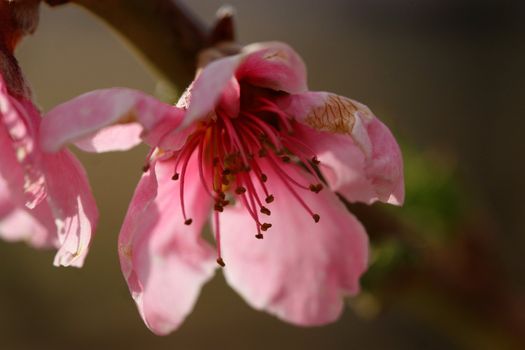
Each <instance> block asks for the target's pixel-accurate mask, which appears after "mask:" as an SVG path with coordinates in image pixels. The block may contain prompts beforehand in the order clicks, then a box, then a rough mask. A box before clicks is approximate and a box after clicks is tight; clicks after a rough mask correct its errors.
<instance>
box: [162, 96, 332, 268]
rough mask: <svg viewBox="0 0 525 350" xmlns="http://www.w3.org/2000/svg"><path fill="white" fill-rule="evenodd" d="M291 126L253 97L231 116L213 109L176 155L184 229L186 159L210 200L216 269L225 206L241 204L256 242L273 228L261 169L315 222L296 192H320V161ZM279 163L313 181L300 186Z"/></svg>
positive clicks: (265, 102)
mask: <svg viewBox="0 0 525 350" xmlns="http://www.w3.org/2000/svg"><path fill="white" fill-rule="evenodd" d="M295 123H296V122H295V121H293V120H291V119H290V118H289V117H288V116H287V115H286V114H285V113H284V112H283V111H281V110H280V109H279V107H278V106H277V105H276V104H275V103H274V102H272V101H271V99H270V98H267V97H257V99H256V103H255V104H253V103H252V104H251V105H250V107H249V108H243V107H242V106H241V111H240V113H239V115H238V116H236V117H235V118H232V117H231V116H229V115H227V113H226V112H224V111H223V110H222V109H219V108H217V109H216V111H215V114H214V116H213V117H212V118H210V119H209V120H206V121H203V122H199V125H198V126H197V128H196V130H195V131H194V132H193V133H192V134H191V135H190V136H189V137H188V139H187V140H186V142H185V143H184V145H183V147H182V148H181V149H180V150H178V151H177V152H175V154H174V157H175V159H176V160H175V168H174V175H173V177H172V179H173V180H175V181H180V202H181V211H182V216H183V218H184V222H185V224H186V225H191V223H192V221H193V220H192V219H191V218H190V217H189V216H188V215H187V212H186V207H185V203H184V202H185V201H184V184H185V181H186V180H187V176H186V170H187V167H188V163H189V161H190V158H191V157H192V156H194V155H196V156H197V157H198V160H197V161H198V168H199V177H200V181H201V183H202V185H203V186H204V188H205V189H206V191H207V193H208V195H209V196H210V197H211V198H212V199H213V201H214V212H213V215H214V226H215V235H216V244H217V253H218V258H217V263H218V264H219V265H221V266H224V261H223V259H222V257H221V248H220V228H219V215H220V213H221V212H223V210H224V207H226V206H228V205H232V204H233V203H234V202H237V201H240V202H241V203H242V206H243V208H244V209H245V210H246V211H247V213H248V214H249V215H250V216H251V218H252V219H253V222H254V226H255V231H256V234H255V237H256V238H258V239H262V238H264V235H263V232H265V231H267V230H268V229H269V228H271V227H272V224H270V223H268V222H265V221H264V219H263V218H264V216H270V215H271V214H272V212H271V203H272V202H274V201H275V200H279V199H278V198H275V197H274V195H273V194H272V193H270V192H269V190H268V188H267V186H266V183H267V181H268V175H267V173H266V172H265V169H266V170H267V171H268V170H271V174H273V176H276V177H277V181H280V182H281V183H282V184H284V186H285V188H286V189H287V191H288V192H289V194H290V195H291V196H292V197H294V199H295V200H296V201H297V202H298V203H299V204H300V205H301V206H302V207H303V208H304V210H305V212H306V213H307V214H308V215H310V216H311V217H312V219H313V220H314V222H316V223H317V222H318V221H319V220H320V216H319V215H318V214H316V213H314V212H313V211H312V209H311V208H310V207H309V206H308V204H307V203H306V202H305V201H304V200H303V198H302V196H301V191H309V192H314V193H319V192H320V191H321V190H322V189H323V185H322V181H321V179H320V177H319V175H318V173H319V171H318V165H319V161H318V160H317V157H316V155H315V153H314V152H313V151H312V150H311V149H310V148H309V147H308V146H307V145H306V144H304V143H303V142H302V141H301V140H299V139H298V138H296V137H295V136H294V130H295V127H294V125H295ZM283 163H284V164H287V165H293V166H299V167H301V168H302V169H303V170H306V171H307V172H309V173H310V174H311V175H313V179H314V180H315V182H314V183H303V182H304V179H297V178H295V177H294V175H293V174H291V173H289V172H288V171H287V169H289V166H283ZM269 168H270V169H269Z"/></svg>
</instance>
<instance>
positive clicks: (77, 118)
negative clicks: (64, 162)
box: [40, 88, 182, 152]
mask: <svg viewBox="0 0 525 350" xmlns="http://www.w3.org/2000/svg"><path fill="white" fill-rule="evenodd" d="M181 116H182V115H181V114H180V112H179V111H177V109H176V108H175V107H173V106H171V105H168V104H166V103H162V102H160V101H158V100H156V99H155V98H153V97H151V96H149V95H146V94H144V93H143V92H140V91H136V90H131V89H123V88H113V89H104V90H96V91H92V92H89V93H86V94H84V95H81V96H78V97H76V98H74V99H72V100H70V101H68V102H65V103H63V104H61V105H59V106H57V107H55V108H53V109H52V110H51V111H49V112H48V113H47V114H46V115H45V117H44V120H43V121H42V127H41V130H40V133H41V145H42V147H43V149H44V150H45V151H48V152H56V151H58V150H59V149H60V148H62V147H63V146H64V145H65V144H66V143H68V142H75V141H79V140H80V142H79V144H78V146H79V147H80V148H82V149H84V150H86V151H95V152H104V151H113V150H126V149H129V148H132V147H134V146H136V145H137V144H138V143H139V142H140V138H139V137H138V134H139V130H140V128H141V127H142V128H144V129H146V130H150V129H152V128H153V127H154V126H155V125H157V124H158V123H159V122H160V121H162V120H164V119H166V118H173V119H178V120H179V121H180V118H181ZM105 127H108V129H107V130H102V131H99V130H100V129H102V128H105ZM120 134H121V135H120ZM86 138H87V139H88V140H85V139H86ZM117 141H118V142H117Z"/></svg>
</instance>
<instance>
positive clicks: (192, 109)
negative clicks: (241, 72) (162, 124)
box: [181, 55, 244, 128]
mask: <svg viewBox="0 0 525 350" xmlns="http://www.w3.org/2000/svg"><path fill="white" fill-rule="evenodd" d="M243 58H244V57H243V56H242V55H235V56H228V57H225V58H221V59H218V60H216V61H213V62H211V63H210V64H208V65H207V66H206V67H204V69H203V70H202V71H201V72H200V73H199V75H198V76H197V78H196V79H195V81H194V82H193V83H192V85H190V87H189V88H188V91H187V92H186V93H185V95H184V96H183V98H184V99H187V98H189V101H190V103H189V107H188V112H187V113H186V116H185V117H184V122H183V123H182V126H181V127H182V128H185V127H187V126H188V125H190V124H192V123H194V122H195V121H197V120H200V119H203V118H206V117H207V116H208V114H209V113H210V112H211V111H212V110H213V109H214V108H215V105H216V104H217V102H218V101H219V99H220V97H221V96H222V94H223V91H224V89H225V88H226V86H227V85H228V83H229V82H230V81H231V79H232V78H233V76H234V73H235V70H236V69H237V67H238V65H239V64H240V63H241V62H242V60H243Z"/></svg>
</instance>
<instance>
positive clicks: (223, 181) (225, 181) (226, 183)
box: [222, 177, 230, 186]
mask: <svg viewBox="0 0 525 350" xmlns="http://www.w3.org/2000/svg"><path fill="white" fill-rule="evenodd" d="M222 184H223V185H224V186H228V185H229V184H230V181H228V179H227V178H226V177H223V178H222Z"/></svg>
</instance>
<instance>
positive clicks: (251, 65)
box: [235, 42, 308, 94]
mask: <svg viewBox="0 0 525 350" xmlns="http://www.w3.org/2000/svg"><path fill="white" fill-rule="evenodd" d="M242 53H243V54H244V55H246V58H245V59H244V60H243V62H242V64H241V65H240V66H239V68H238V69H237V72H236V73H235V76H236V77H237V80H239V82H247V83H249V84H251V85H255V86H260V87H265V88H269V89H272V90H276V91H285V92H288V93H291V94H295V93H300V92H304V91H306V90H307V89H308V87H307V83H306V67H305V64H304V62H303V60H302V58H301V56H299V55H298V54H297V52H295V51H294V50H293V49H292V48H291V47H290V46H288V45H286V44H284V43H281V42H267V43H256V44H251V45H248V46H245V47H244V49H243V51H242Z"/></svg>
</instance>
